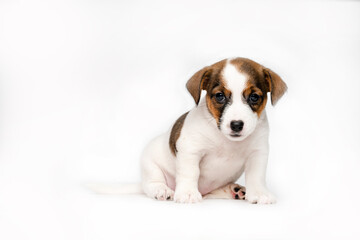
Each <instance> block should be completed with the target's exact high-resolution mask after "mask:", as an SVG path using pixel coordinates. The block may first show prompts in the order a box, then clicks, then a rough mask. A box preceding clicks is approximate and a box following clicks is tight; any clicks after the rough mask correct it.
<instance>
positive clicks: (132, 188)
mask: <svg viewBox="0 0 360 240" xmlns="http://www.w3.org/2000/svg"><path fill="white" fill-rule="evenodd" d="M84 186H85V187H86V188H87V189H89V190H91V191H93V192H95V193H98V194H111V195H116V194H141V193H144V192H143V190H142V187H141V184H140V183H85V184H84Z"/></svg>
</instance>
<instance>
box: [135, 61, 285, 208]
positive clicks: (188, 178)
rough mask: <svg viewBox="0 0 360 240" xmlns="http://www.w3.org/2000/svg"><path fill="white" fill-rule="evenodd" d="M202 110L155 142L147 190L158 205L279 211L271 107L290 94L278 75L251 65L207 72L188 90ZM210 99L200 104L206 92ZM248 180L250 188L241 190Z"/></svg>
mask: <svg viewBox="0 0 360 240" xmlns="http://www.w3.org/2000/svg"><path fill="white" fill-rule="evenodd" d="M186 87H187V89H188V91H189V92H190V94H191V95H192V97H193V98H194V100H195V103H196V106H195V107H194V108H193V109H191V110H190V111H189V112H187V113H185V114H183V115H182V116H181V117H179V119H177V121H176V122H175V124H174V125H173V126H172V128H171V129H170V130H169V131H168V132H166V133H165V134H163V135H160V136H158V137H157V138H155V139H153V140H152V141H151V142H150V143H149V144H148V146H147V147H146V148H145V150H144V152H143V155H142V158H141V168H142V169H141V172H142V190H143V192H144V193H145V194H146V195H148V196H149V197H151V198H155V199H157V200H174V201H175V202H178V203H196V202H199V201H201V200H202V198H235V199H244V198H245V199H246V200H247V201H249V202H250V203H263V204H270V203H275V197H274V196H273V195H272V194H271V193H270V192H269V191H268V190H267V188H266V185H265V171H266V165H267V161H268V154H269V145H268V136H269V126H268V120H267V117H266V112H265V106H266V102H267V93H268V92H270V95H271V103H272V104H273V105H274V104H276V102H277V101H278V100H279V99H280V98H281V96H282V95H283V94H284V93H285V91H286V89H287V86H286V84H285V83H284V82H283V80H282V79H281V78H280V77H279V76H278V75H277V74H276V73H274V72H273V71H271V70H270V69H268V68H265V67H263V66H261V65H260V64H258V63H256V62H254V61H251V60H249V59H246V58H234V59H225V60H222V61H220V62H217V63H214V64H213V65H211V66H208V67H204V68H203V69H201V70H200V71H198V72H196V73H195V74H194V75H193V76H192V77H191V78H190V80H189V81H188V82H187V84H186ZM202 90H205V91H206V96H205V97H204V98H202V99H200V95H201V91H202ZM243 172H245V184H246V194H245V188H244V187H242V186H240V185H238V184H235V181H236V180H237V179H239V177H240V176H241V175H242V173H243Z"/></svg>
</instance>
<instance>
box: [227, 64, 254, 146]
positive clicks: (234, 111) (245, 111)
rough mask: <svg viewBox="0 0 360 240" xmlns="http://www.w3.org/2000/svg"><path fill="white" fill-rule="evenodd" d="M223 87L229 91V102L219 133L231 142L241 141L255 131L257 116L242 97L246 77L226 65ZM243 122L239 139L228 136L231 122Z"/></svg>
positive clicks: (231, 66)
mask: <svg viewBox="0 0 360 240" xmlns="http://www.w3.org/2000/svg"><path fill="white" fill-rule="evenodd" d="M223 78H224V80H225V87H226V88H227V89H228V90H230V91H231V102H230V104H228V105H227V107H226V108H225V110H224V113H223V115H222V117H221V126H220V128H221V131H222V132H223V133H224V135H225V136H226V137H227V138H229V139H230V140H232V141H242V140H244V139H245V138H246V137H247V136H249V135H250V134H251V133H252V132H253V131H254V129H255V127H256V124H257V119H258V116H257V114H256V113H254V112H253V111H252V110H251V108H250V106H249V105H248V104H247V103H246V100H245V99H244V97H243V91H244V89H245V87H246V82H247V75H246V74H245V73H240V72H239V71H238V70H237V69H236V68H235V66H234V65H232V64H230V63H227V64H226V66H225V68H224V70H223ZM240 120H241V121H243V122H244V127H243V130H242V131H241V136H240V137H232V136H231V135H230V134H231V133H232V130H231V128H230V122H231V121H240Z"/></svg>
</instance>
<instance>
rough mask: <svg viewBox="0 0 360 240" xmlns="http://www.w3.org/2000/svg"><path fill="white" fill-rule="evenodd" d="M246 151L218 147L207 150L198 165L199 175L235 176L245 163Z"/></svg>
mask: <svg viewBox="0 0 360 240" xmlns="http://www.w3.org/2000/svg"><path fill="white" fill-rule="evenodd" d="M247 157H248V151H247V150H246V149H242V148H236V147H228V146H218V147H214V148H212V149H209V151H208V153H207V154H205V156H204V157H203V159H202V160H201V163H200V171H201V175H202V176H204V177H206V176H211V178H212V177H214V176H218V175H227V177H229V176H230V175H232V174H236V173H237V172H238V171H240V169H241V168H242V166H243V165H244V163H245V160H246V159H247Z"/></svg>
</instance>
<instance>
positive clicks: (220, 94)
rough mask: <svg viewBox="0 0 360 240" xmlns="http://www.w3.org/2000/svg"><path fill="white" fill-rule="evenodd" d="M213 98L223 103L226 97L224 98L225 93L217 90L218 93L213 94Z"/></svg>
mask: <svg viewBox="0 0 360 240" xmlns="http://www.w3.org/2000/svg"><path fill="white" fill-rule="evenodd" d="M215 100H216V101H217V102H218V103H225V100H226V98H225V95H224V94H223V93H222V92H219V93H216V94H215Z"/></svg>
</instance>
